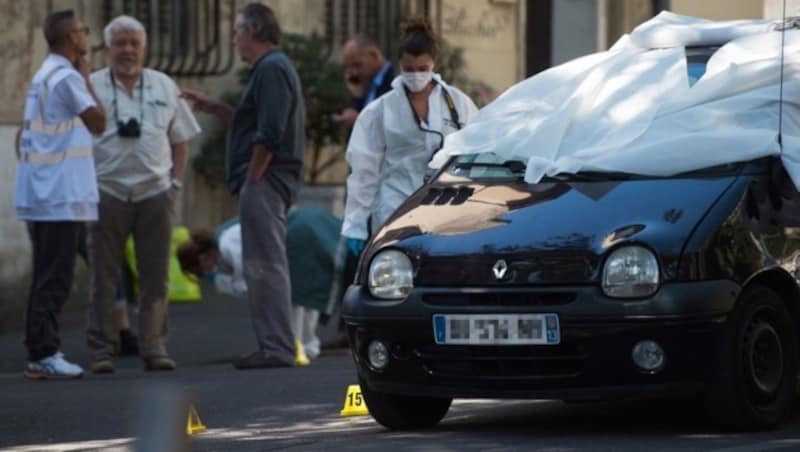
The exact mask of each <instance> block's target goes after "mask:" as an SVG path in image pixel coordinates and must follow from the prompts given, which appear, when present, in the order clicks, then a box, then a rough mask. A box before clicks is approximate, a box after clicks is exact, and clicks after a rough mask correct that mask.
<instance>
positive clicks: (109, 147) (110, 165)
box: [91, 68, 200, 202]
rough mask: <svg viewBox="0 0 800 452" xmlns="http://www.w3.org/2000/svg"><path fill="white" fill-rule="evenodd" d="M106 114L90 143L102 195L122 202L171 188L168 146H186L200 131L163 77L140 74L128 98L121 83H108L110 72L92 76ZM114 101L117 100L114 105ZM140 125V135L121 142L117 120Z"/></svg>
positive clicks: (172, 85) (152, 72)
mask: <svg viewBox="0 0 800 452" xmlns="http://www.w3.org/2000/svg"><path fill="white" fill-rule="evenodd" d="M91 81H92V85H93V86H94V89H95V93H96V94H97V97H98V99H99V100H100V103H102V104H103V107H104V108H105V110H106V118H107V119H106V121H107V123H106V130H105V132H104V133H103V134H102V135H100V136H96V137H95V140H94V158H95V167H96V168H97V183H98V185H99V187H100V190H101V191H103V192H105V193H108V194H109V195H111V196H114V197H115V198H118V199H121V200H124V201H133V202H136V201H140V200H142V199H146V198H149V197H152V196H155V195H157V194H159V193H161V192H163V191H165V190H168V189H169V187H170V170H171V169H172V145H174V144H179V143H183V142H186V141H189V140H190V139H191V138H193V137H194V136H196V135H197V134H199V133H200V126H199V125H198V124H197V120H196V119H195V117H194V115H193V114H192V112H191V110H190V108H189V106H188V104H187V103H186V101H184V100H183V99H181V98H180V97H179V95H180V89H179V88H178V86H177V85H176V84H175V82H174V81H173V80H172V79H171V78H170V77H169V76H167V75H166V74H164V73H161V72H158V71H155V70H152V69H144V70H143V71H142V75H141V76H140V77H139V80H138V81H137V82H136V85H135V86H134V88H133V91H132V92H131V94H130V95H129V94H128V92H127V91H126V90H125V88H123V86H122V84H121V83H120V81H119V80H115V82H116V97H115V89H114V85H112V82H111V72H110V70H109V68H105V69H101V70H99V71H97V72H95V73H93V74H92V76H91ZM115 99H116V101H115ZM131 118H133V119H135V120H136V121H138V122H140V124H141V136H140V137H138V138H127V137H120V136H119V134H118V133H117V129H118V126H117V121H122V122H128V121H129V120H130V119H131Z"/></svg>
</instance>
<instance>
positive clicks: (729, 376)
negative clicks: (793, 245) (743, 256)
mask: <svg viewBox="0 0 800 452" xmlns="http://www.w3.org/2000/svg"><path fill="white" fill-rule="evenodd" d="M797 361H798V345H797V332H796V331H795V323H794V321H793V319H792V317H791V315H790V314H789V312H788V310H787V309H786V306H785V305H784V304H783V302H782V301H781V298H780V297H779V296H778V295H777V294H776V293H775V291H773V290H772V289H770V288H767V287H762V286H755V287H752V288H750V289H747V290H745V291H744V292H743V293H742V295H741V296H740V298H739V300H738V302H737V303H736V307H735V308H734V310H733V312H732V313H731V315H730V316H729V318H728V321H727V322H726V324H725V325H724V327H723V333H722V336H721V341H720V343H719V349H718V351H717V360H716V363H715V369H714V372H713V374H712V376H713V380H712V381H711V382H710V384H709V389H708V392H707V394H706V398H705V410H706V413H707V414H708V415H709V417H710V419H711V421H712V422H713V423H714V424H716V425H717V426H719V427H721V428H723V429H726V430H727V429H732V430H738V431H748V430H763V429H769V428H774V427H776V426H777V425H778V424H779V423H780V422H781V420H783V419H784V418H785V417H786V415H787V413H788V412H789V410H790V409H791V405H792V403H793V401H794V395H795V388H796V384H797V372H798V367H797V366H798V363H797Z"/></svg>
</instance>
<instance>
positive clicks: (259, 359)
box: [233, 352, 294, 370]
mask: <svg viewBox="0 0 800 452" xmlns="http://www.w3.org/2000/svg"><path fill="white" fill-rule="evenodd" d="M233 367H235V368H237V369H239V370H245V369H268V368H270V367H294V363H292V362H288V363H287V362H286V361H281V360H280V359H278V358H275V357H272V356H264V354H263V353H262V352H253V353H251V354H249V355H244V356H240V357H239V358H238V359H236V360H235V361H234V362H233Z"/></svg>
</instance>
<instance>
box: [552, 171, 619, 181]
mask: <svg viewBox="0 0 800 452" xmlns="http://www.w3.org/2000/svg"><path fill="white" fill-rule="evenodd" d="M633 177H634V175H633V174H629V173H620V172H608V173H603V172H597V171H593V172H588V171H587V172H580V173H558V174H556V175H553V176H545V177H543V178H542V180H544V179H551V180H557V181H559V182H605V181H612V180H628V179H632V178H633Z"/></svg>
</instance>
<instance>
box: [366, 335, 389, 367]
mask: <svg viewBox="0 0 800 452" xmlns="http://www.w3.org/2000/svg"><path fill="white" fill-rule="evenodd" d="M367 359H368V360H369V364H370V366H372V367H374V368H375V369H377V370H383V369H384V368H386V365H387V364H389V349H388V348H387V347H386V344H384V343H383V342H381V341H372V342H370V343H369V346H368V347H367Z"/></svg>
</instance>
